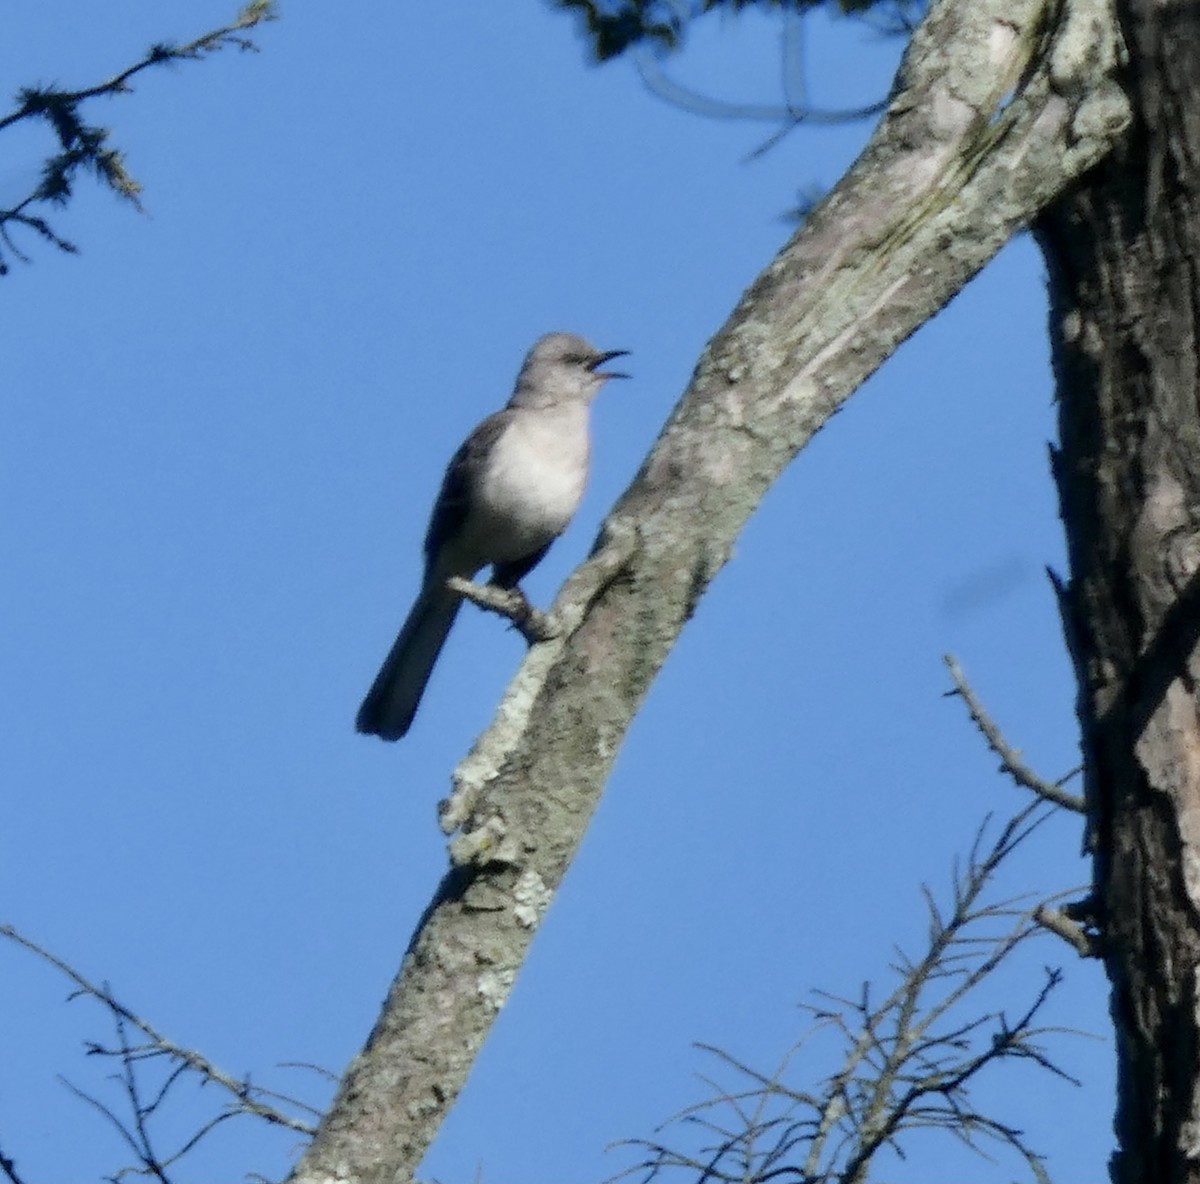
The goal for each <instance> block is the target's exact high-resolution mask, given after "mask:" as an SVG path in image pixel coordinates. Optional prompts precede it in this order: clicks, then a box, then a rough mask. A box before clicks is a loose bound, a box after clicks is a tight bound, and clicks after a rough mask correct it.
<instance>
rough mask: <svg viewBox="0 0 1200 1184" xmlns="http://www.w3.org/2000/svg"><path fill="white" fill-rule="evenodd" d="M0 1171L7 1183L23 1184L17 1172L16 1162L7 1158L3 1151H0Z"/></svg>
mask: <svg viewBox="0 0 1200 1184" xmlns="http://www.w3.org/2000/svg"><path fill="white" fill-rule="evenodd" d="M0 1172H3V1173H4V1175H5V1177H6V1179H7V1180H8V1181H9V1184H25V1181H24V1180H22V1179H21V1177H20V1176H19V1175H18V1174H17V1165H16V1162H15V1161H14V1160H12V1159H9V1157H8V1156H7V1155H5V1154H4V1152H3V1151H0Z"/></svg>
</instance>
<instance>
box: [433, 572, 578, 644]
mask: <svg viewBox="0 0 1200 1184" xmlns="http://www.w3.org/2000/svg"><path fill="white" fill-rule="evenodd" d="M446 587H447V588H449V589H450V591H451V592H457V593H458V594H459V595H460V596H462V597H464V598H465V599H466V600H469V601H470V602H471V603H472V604H475V605H478V607H479V608H481V609H483V610H484V611H485V612H492V613H496V614H497V616H501V617H507V618H508V619H509V620H510V621H511V622H512V623H513V625H514V626H515V627H516V629H517V632H518V633H520V634H521V636H522V637H524V638H525V640H526V641H527V642H528V643H529V644H530V645H536V644H537V643H538V642H541V641H550V640H551V639H552V638H554V637H557V636H558V635H559V629H558V627H557V624H556V622H555V620H554V618H553V617H552V616H551V615H550V614H549V613H544V612H541V611H540V610H539V609H536V608H534V607H533V605H532V604H531V603H530V602H529V599H528V597H526V595H525V593H524V592H522V591H521V589H520V588H501V587H499V586H498V585H496V584H477V583H475V582H474V581H473V580H466V579H463V578H462V577H461V576H451V577H450V578H449V579H448V580H447V581H446Z"/></svg>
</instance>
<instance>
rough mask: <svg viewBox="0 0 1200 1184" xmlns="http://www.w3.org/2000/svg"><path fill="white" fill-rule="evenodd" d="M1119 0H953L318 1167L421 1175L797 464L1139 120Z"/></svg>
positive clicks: (643, 525) (476, 847) (527, 726)
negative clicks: (696, 632)
mask: <svg viewBox="0 0 1200 1184" xmlns="http://www.w3.org/2000/svg"><path fill="white" fill-rule="evenodd" d="M1114 56H1115V50H1114V41H1113V36H1112V30H1111V24H1110V19H1109V14H1108V9H1107V7H1106V6H1105V4H1104V2H1103V0H1066V2H1064V3H1050V2H1047V0H939V3H937V4H935V5H934V7H933V8H932V9H931V11H930V13H929V15H928V17H927V18H926V20H925V21H924V22H923V23H922V25H921V27H920V28H919V29H918V30H917V32H916V33H915V35H914V37H913V40H912V44H911V46H910V48H909V50H908V52H907V54H906V57H905V61H904V63H903V65H902V68H901V72H900V74H899V76H898V79H897V84H896V88H895V90H894V95H893V99H892V101H891V103H890V106H889V109H888V112H887V113H886V115H885V116H884V117H883V119H882V121H881V123H880V126H879V128H878V129H877V131H876V133H875V135H874V137H873V138H872V140H871V142H870V144H869V145H868V147H867V148H866V150H865V151H864V153H863V155H862V157H860V159H859V161H858V162H857V163H856V164H855V165H854V167H853V168H852V169H851V170H850V172H849V173H848V174H847V175H846V177H845V178H844V179H843V180H842V182H841V183H840V184H839V185H838V186H837V187H836V188H835V189H834V190H833V192H832V193H831V194H830V195H829V197H828V198H827V199H826V200H825V201H824V202H823V203H822V204H821V206H820V207H819V208H818V209H817V210H816V211H814V213H813V214H812V216H811V217H810V219H809V220H808V221H807V223H806V224H805V226H804V227H803V228H802V229H801V230H800V231H799V232H798V233H797V234H796V235H795V236H794V237H793V238H792V240H791V241H790V242H789V243H788V244H787V246H786V247H785V248H784V249H783V251H781V252H780V254H779V255H778V256H777V257H776V258H775V259H774V260H773V261H772V262H771V264H770V265H769V266H768V267H767V268H766V270H765V271H764V272H763V273H762V274H761V275H760V276H759V278H758V279H757V280H756V281H755V283H754V284H753V286H752V287H751V288H750V290H749V291H748V292H747V293H746V294H745V295H744V296H743V297H742V300H741V302H740V303H739V304H738V306H737V308H736V309H735V310H734V312H733V313H732V315H731V316H730V318H729V321H728V322H727V323H726V325H725V326H724V327H723V328H722V329H721V330H720V332H719V333H718V334H717V336H716V337H714V338H713V340H712V342H711V343H710V344H709V346H708V348H707V349H706V350H705V352H704V354H703V356H702V357H701V359H700V361H699V363H698V365H697V367H696V371H695V374H694V376H693V379H692V381H691V384H690V385H689V387H688V390H687V391H686V392H685V394H684V396H683V398H682V400H681V402H680V403H679V405H678V406H677V407H676V409H675V411H674V412H673V414H672V416H671V418H670V419H669V421H668V423H667V424H666V426H665V427H664V429H663V432H662V434H661V436H660V437H659V440H658V442H657V443H656V444H655V446H654V449H653V450H652V452H651V454H650V456H649V457H648V458H647V460H646V461H645V463H644V465H643V467H642V469H641V472H640V473H639V474H638V476H637V478H636V479H635V480H634V483H633V484H632V485H631V487H630V488H629V490H628V491H627V492H626V493H625V494H624V495H623V497H622V498H621V500H620V502H619V503H618V504H617V506H616V507H615V509H614V510H613V512H612V514H611V516H610V517H609V519H608V521H607V522H606V524H605V526H604V529H603V530H602V533H601V537H600V539H599V541H598V543H597V546H596V548H595V550H594V551H593V554H592V557H591V558H590V559H589V560H588V561H587V563H585V564H584V565H583V567H581V568H580V569H579V571H577V572H576V573H575V574H574V575H573V576H572V577H571V578H570V579H569V580H568V582H567V584H566V585H565V586H564V589H563V591H562V593H561V594H560V595H559V597H558V599H557V600H556V602H555V606H554V609H553V613H554V616H555V619H556V620H557V623H558V629H559V633H558V636H556V637H555V638H553V639H552V640H549V641H546V642H543V643H541V644H538V645H535V646H534V647H533V648H532V649H531V650H530V652H529V655H528V658H527V660H526V662H525V663H524V665H523V667H522V669H521V671H520V672H519V673H518V675H517V677H516V679H515V680H514V682H513V684H512V686H511V687H510V688H509V691H508V692H507V693H506V696H505V698H504V701H503V702H502V703H501V706H500V709H499V712H498V715H497V718H496V721H495V723H494V724H493V725H492V727H491V728H489V730H488V731H487V732H486V733H485V734H484V735H483V736H482V737H481V738H480V740H479V741H478V742H477V743H476V745H475V747H474V748H473V750H472V752H471V754H470V755H469V756H468V758H467V759H466V761H464V763H463V765H461V766H460V768H459V769H458V771H457V772H456V774H455V788H454V793H453V795H452V797H451V799H450V801H449V802H448V803H446V804H445V810H444V813H443V824H444V825H445V826H446V828H447V829H448V830H452V829H454V828H455V827H461V833H460V834H459V835H458V836H457V837H456V838H455V839H454V841H453V842H452V844H451V859H452V867H451V870H450V872H449V873H448V875H447V876H446V878H445V880H444V881H443V883H442V885H441V887H440V888H439V890H438V893H437V895H436V896H435V899H434V901H433V902H432V904H431V905H430V907H429V909H428V910H427V911H426V914H425V916H424V917H423V918H422V920H421V923H420V925H419V926H418V929H417V932H416V934H415V935H414V937H413V939H412V942H411V944H410V946H409V949H408V951H407V953H406V955H405V957H404V960H403V963H402V965H401V968H400V971H399V974H398V976H397V978H396V980H395V982H394V983H393V985H392V988H391V990H390V992H389V995H388V998H387V1001H386V1002H385V1005H384V1008H383V1012H382V1014H381V1016H380V1018H379V1020H378V1022H377V1024H376V1027H375V1030H374V1031H373V1032H372V1034H371V1037H370V1039H369V1040H368V1042H367V1045H366V1047H365V1048H364V1050H363V1051H362V1053H361V1054H359V1056H358V1057H357V1058H356V1059H355V1060H354V1061H353V1062H352V1064H351V1065H350V1067H349V1069H348V1070H347V1073H346V1076H345V1078H344V1079H343V1082H342V1086H341V1089H340V1091H339V1093H338V1096H337V1098H336V1099H335V1102H334V1105H333V1107H332V1108H331V1110H330V1111H329V1113H328V1114H327V1115H326V1117H325V1119H324V1121H323V1123H322V1125H321V1128H320V1130H319V1132H318V1134H317V1137H316V1139H315V1140H314V1142H313V1144H312V1145H311V1147H310V1148H309V1150H308V1151H307V1153H306V1154H305V1156H304V1158H303V1159H302V1160H301V1162H300V1163H299V1165H298V1166H297V1168H296V1170H295V1172H294V1174H293V1176H292V1179H293V1180H294V1181H304V1182H309V1181H329V1180H353V1181H356V1182H362V1184H366V1182H371V1184H374V1182H377V1181H399V1180H408V1179H410V1178H411V1176H412V1173H413V1172H414V1171H415V1169H416V1167H417V1165H418V1164H419V1162H420V1160H421V1158H422V1156H423V1154H424V1152H425V1149H426V1147H427V1146H428V1144H429V1142H430V1141H431V1139H432V1137H433V1134H434V1132H435V1131H436V1129H437V1126H438V1124H439V1123H440V1121H441V1118H442V1116H443V1115H444V1113H445V1111H446V1110H447V1108H448V1107H449V1105H450V1104H451V1103H452V1101H453V1099H454V1097H455V1095H456V1094H457V1093H458V1090H459V1089H460V1088H461V1086H462V1084H463V1082H464V1081H465V1079H466V1075H467V1072H468V1070H469V1069H470V1065H471V1062H472V1060H473V1058H474V1055H475V1053H476V1052H477V1051H478V1049H479V1047H480V1046H481V1044H482V1042H483V1040H484V1038H485V1036H486V1034H487V1031H488V1029H489V1027H490V1025H491V1023H492V1021H493V1019H494V1018H495V1016H496V1014H497V1012H498V1010H499V1009H500V1007H501V1006H502V1004H503V1002H504V1000H505V998H506V996H507V994H508V991H509V989H510V987H511V985H512V982H513V979H514V977H515V975H516V973H517V970H518V968H519V967H520V964H521V961H522V959H523V957H524V955H525V952H526V950H527V948H528V946H529V943H530V941H531V940H532V937H533V933H534V931H535V930H536V928H537V924H538V921H539V919H540V917H541V915H542V913H543V912H544V910H545V908H546V907H547V905H548V903H549V901H550V898H551V896H552V894H553V892H554V890H555V888H556V887H557V885H558V883H559V881H560V880H561V878H562V876H563V874H564V872H565V870H566V867H567V865H568V863H569V861H570V859H571V857H572V856H573V854H574V852H575V850H576V847H577V846H578V844H579V841H580V839H581V838H582V835H583V831H584V828H585V827H586V825H587V822H588V819H589V817H590V816H591V813H592V811H593V809H594V807H595V805H596V802H597V799H598V797H599V794H600V791H601V789H602V787H603V784H604V781H605V779H606V777H607V775H608V772H609V769H610V768H611V765H612V762H613V760H614V758H615V756H616V753H617V750H618V748H619V746H620V743H621V740H622V738H623V736H624V734H625V731H626V728H627V727H628V725H629V722H630V720H631V718H632V717H633V715H634V713H635V712H636V710H637V708H638V705H639V704H640V702H641V700H642V698H643V696H644V695H645V693H646V690H647V688H648V687H649V685H650V682H651V680H652V679H653V677H654V675H655V673H656V671H657V670H658V669H659V667H660V666H661V664H662V662H663V661H664V659H665V658H666V656H667V653H668V651H669V650H670V648H671V646H672V644H673V643H674V641H675V639H676V637H677V636H678V635H679V632H680V630H681V629H682V628H683V626H684V624H685V623H686V621H687V620H688V618H689V617H690V616H691V614H692V612H693V610H694V609H695V606H696V603H697V601H698V599H699V598H700V596H701V595H702V594H703V592H704V589H705V588H706V587H707V585H708V583H709V582H710V581H711V580H712V578H713V576H714V575H715V574H716V573H717V571H718V570H719V569H720V568H721V566H722V565H723V564H724V563H725V561H726V559H727V558H728V556H729V554H730V550H731V547H732V545H733V541H734V539H735V537H736V535H737V533H738V532H739V530H740V529H741V527H742V526H743V524H744V523H745V521H746V519H747V517H748V516H749V515H750V513H751V512H752V510H753V509H754V508H755V506H756V505H757V504H758V502H759V500H760V499H761V497H762V495H763V494H764V492H765V491H766V490H767V488H768V487H769V486H770V485H771V483H772V482H773V481H774V480H775V479H776V478H777V477H778V476H779V474H780V473H781V472H782V470H783V469H784V468H785V467H786V465H787V464H788V462H789V461H790V460H791V459H792V458H793V457H794V456H795V454H796V453H797V452H798V451H799V450H800V449H801V448H802V447H803V446H804V444H805V443H806V442H807V441H808V440H809V439H810V438H811V437H812V435H813V434H814V433H815V432H816V431H817V430H818V429H819V428H820V427H821V425H822V424H823V423H824V422H825V420H826V419H828V418H829V416H830V415H832V414H833V413H834V412H835V411H836V410H837V409H838V407H839V406H840V405H841V404H842V403H843V402H844V401H845V399H846V398H848V397H849V395H850V394H851V393H852V392H853V391H854V390H855V389H856V388H857V387H858V386H859V385H860V384H861V383H862V382H863V380H864V379H865V378H866V377H867V376H868V375H869V374H870V373H871V372H872V371H873V370H874V369H875V368H876V367H878V366H879V365H880V363H881V362H882V361H883V360H884V359H885V358H887V357H888V355H889V354H890V353H891V352H892V351H893V350H894V349H895V348H896V346H897V345H898V344H899V343H900V342H901V341H902V340H903V339H904V338H905V337H907V336H908V335H909V334H911V333H912V332H914V331H915V330H916V329H917V328H918V327H919V326H920V325H921V324H922V323H923V322H924V321H925V320H927V319H928V318H929V317H930V316H931V315H932V314H933V313H934V312H936V311H937V310H938V309H939V308H940V307H941V306H943V305H944V304H945V303H946V302H947V301H948V300H949V299H950V298H951V297H952V296H953V295H954V293H955V292H957V291H958V290H959V288H961V287H962V285H963V284H964V283H966V281H967V280H968V279H969V278H970V277H971V276H972V275H973V274H974V273H975V272H976V271H978V270H979V268H981V267H982V266H983V265H984V264H985V263H986V262H987V261H988V259H990V258H991V257H992V255H994V254H995V252H996V251H997V250H999V248H1000V247H1001V246H1002V245H1003V244H1004V243H1005V241H1006V240H1007V239H1008V238H1009V237H1010V236H1011V235H1012V234H1013V233H1014V231H1016V230H1017V229H1018V228H1020V227H1021V226H1022V225H1024V224H1026V223H1027V222H1028V221H1029V220H1030V219H1031V218H1032V217H1033V215H1034V214H1035V213H1036V211H1038V210H1039V209H1041V208H1043V207H1044V206H1045V205H1046V204H1047V203H1048V202H1049V201H1050V200H1051V199H1052V198H1054V197H1055V196H1056V195H1057V194H1059V193H1061V192H1062V191H1063V189H1064V188H1065V186H1067V185H1068V184H1069V183H1070V182H1071V181H1072V180H1074V179H1075V178H1077V177H1078V176H1080V175H1081V174H1082V173H1083V172H1084V171H1085V170H1086V169H1087V168H1089V167H1091V166H1093V165H1094V164H1095V163H1096V162H1097V161H1098V160H1099V159H1100V158H1101V157H1102V156H1103V155H1104V153H1105V152H1107V151H1108V150H1109V148H1110V146H1111V144H1112V142H1113V140H1114V138H1115V137H1116V135H1117V134H1118V133H1119V132H1120V130H1121V129H1122V128H1123V127H1124V125H1125V123H1126V121H1127V108H1126V104H1125V101H1124V97H1123V95H1122V93H1121V92H1120V90H1119V88H1118V87H1117V86H1116V84H1115V82H1114V81H1113V80H1112V77H1111V74H1112V70H1113V62H1114Z"/></svg>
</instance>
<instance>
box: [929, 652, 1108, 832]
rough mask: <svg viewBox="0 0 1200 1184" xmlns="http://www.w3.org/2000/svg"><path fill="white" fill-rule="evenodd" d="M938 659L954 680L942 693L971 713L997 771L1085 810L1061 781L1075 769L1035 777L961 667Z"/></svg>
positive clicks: (1065, 804)
mask: <svg viewBox="0 0 1200 1184" xmlns="http://www.w3.org/2000/svg"><path fill="white" fill-rule="evenodd" d="M942 661H943V662H945V663H946V669H947V670H949V671H950V678H951V680H952V681H953V682H954V690H953V691H947V692H946V693H947V694H948V695H957V696H958V697H959V698H960V699H962V701H963V702H964V703H965V704H966V705H967V713H968V714H969V715H970V717H971V722H972V723H973V724H974V725H975V726H976V727H977V728H978V729H979V733H980V735H982V736H983V738H984V740H985V741H987V746H988V748H989V749H991V751H992V752H994V753H995V754H996V755H997V756H998V757H999V758H1000V770H1001V772H1003V773H1007V774H1008V775H1009V776H1010V777H1011V778H1012V779H1013V780H1014V781H1015V782H1016V783H1017V784H1018V785H1019V786H1021V787H1022V788H1024V789H1028V790H1031V791H1032V792H1033V793H1035V794H1037V796H1038V797H1039V798H1043V799H1045V800H1046V801H1047V802H1053V803H1054V805H1056V806H1062V807H1063V808H1064V809H1066V810H1072V811H1074V812H1075V813H1076V814H1084V813H1086V812H1087V805H1086V804H1085V802H1084V800H1083V798H1082V797H1081V796H1080V795H1079V794H1074V793H1068V792H1067V790H1065V789H1063V784H1064V783H1065V782H1066V781H1067V779H1068V777H1073V776H1074V775H1075V773H1069V774H1068V775H1067V777H1063V778H1062V779H1061V780H1059V781H1047V780H1046V779H1045V778H1044V777H1039V776H1038V775H1037V774H1036V773H1035V772H1034V771H1033V770H1032V769H1031V768H1030V767H1029V766H1028V765H1027V764H1025V762H1024V761H1023V760H1022V759H1021V754H1020V753H1019V752H1018V751H1017V750H1016V749H1015V748H1013V747H1012V745H1010V744H1009V743H1008V741H1007V740H1005V739H1004V733H1003V732H1001V731H1000V728H999V726H998V725H997V724H996V722H995V720H993V719H992V717H991V716H990V715H988V713H987V712H986V711H984V709H983V704H982V703H980V702H979V698H978V697H977V696H976V694H975V692H974V691H973V690H972V689H971V684H970V683H968V682H967V678H966V675H964V674H963V672H962V667H961V666H959V664H958V662H956V661H955V660H954V658H953V657H951V655H949V654H945V655H943V657H942ZM1075 772H1078V770H1075Z"/></svg>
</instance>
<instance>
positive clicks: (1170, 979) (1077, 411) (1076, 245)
mask: <svg viewBox="0 0 1200 1184" xmlns="http://www.w3.org/2000/svg"><path fill="white" fill-rule="evenodd" d="M1117 12H1118V17H1119V20H1120V23H1121V28H1122V31H1123V34H1124V39H1125V43H1126V45H1127V47H1128V52H1129V57H1128V62H1127V65H1126V67H1125V74H1126V78H1125V80H1124V81H1125V86H1126V89H1127V91H1128V93H1129V94H1130V96H1131V98H1132V99H1133V108H1134V122H1133V124H1132V126H1131V129H1130V133H1129V135H1128V137H1127V138H1126V139H1125V141H1124V142H1123V143H1122V145H1121V146H1120V148H1119V149H1118V151H1117V152H1115V153H1114V154H1113V155H1112V156H1111V157H1109V158H1108V159H1107V160H1106V161H1105V162H1104V163H1103V165H1102V166H1100V167H1099V168H1098V169H1096V170H1095V171H1094V172H1092V173H1091V174H1089V175H1088V176H1087V178H1086V179H1085V181H1084V183H1082V184H1081V185H1080V186H1079V187H1078V188H1077V189H1076V190H1073V191H1072V192H1071V193H1070V194H1069V195H1068V196H1067V197H1066V198H1065V199H1064V200H1063V201H1061V202H1059V203H1057V204H1056V205H1055V206H1054V207H1053V208H1052V209H1051V210H1050V211H1048V213H1047V215H1046V216H1045V218H1044V219H1043V220H1042V221H1041V223H1040V224H1039V229H1038V237H1039V241H1040V243H1041V245H1042V247H1043V250H1044V252H1045V254H1046V257H1047V261H1048V263H1049V266H1050V271H1051V295H1052V302H1053V309H1052V314H1051V332H1052V337H1053V340H1054V352H1055V363H1056V370H1057V373H1058V380H1059V390H1060V399H1061V416H1060V419H1061V437H1062V439H1061V452H1060V453H1059V455H1058V457H1057V461H1056V476H1057V479H1058V484H1059V492H1060V497H1061V502H1062V513H1063V520H1064V522H1065V525H1066V530H1067V538H1068V544H1069V551H1070V561H1071V582H1070V584H1069V586H1068V588H1067V589H1066V590H1065V593H1064V596H1063V605H1064V619H1065V623H1066V626H1067V633H1068V639H1069V642H1070V645H1071V649H1072V654H1073V658H1074V661H1075V665H1076V670H1077V674H1078V678H1079V686H1080V697H1079V715H1080V719H1081V722H1082V725H1083V746H1084V758H1085V769H1086V773H1087V777H1086V789H1087V796H1088V802H1089V812H1090V818H1091V832H1092V833H1091V844H1092V850H1093V855H1094V864H1095V891H1096V922H1097V925H1098V926H1099V929H1100V934H1101V943H1100V949H1101V951H1102V953H1103V955H1104V958H1105V963H1106V966H1107V970H1108V975H1109V979H1110V982H1111V985H1112V1004H1111V1006H1112V1016H1113V1021H1114V1024H1115V1028H1116V1036H1117V1054H1118V1099H1117V1119H1116V1128H1117V1139H1118V1149H1117V1153H1116V1155H1115V1157H1114V1160H1113V1165H1112V1175H1113V1179H1114V1181H1117V1182H1118V1184H1122V1182H1129V1184H1132V1182H1133V1181H1146V1180H1155V1181H1162V1182H1164V1184H1166V1182H1169V1181H1184V1180H1192V1181H1195V1180H1200V1093H1198V1091H1197V1082H1198V1073H1200V1017H1198V1014H1197V1008H1198V1005H1200V998H1198V980H1197V975H1198V973H1200V704H1198V701H1197V687H1198V685H1200V684H1198V678H1200V358H1198V356H1197V349H1198V346H1200V343H1198V341H1197V328H1198V326H1200V10H1198V9H1197V7H1196V5H1195V4H1192V3H1187V2H1186V0H1184V2H1181V0H1167V2H1166V3H1161V4H1160V3H1150V2H1148V0H1119V2H1118V5H1117Z"/></svg>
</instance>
